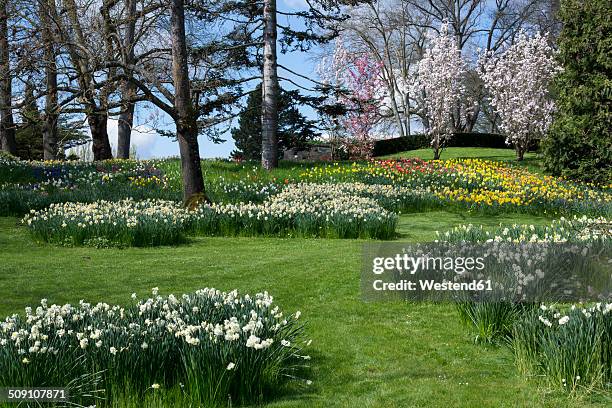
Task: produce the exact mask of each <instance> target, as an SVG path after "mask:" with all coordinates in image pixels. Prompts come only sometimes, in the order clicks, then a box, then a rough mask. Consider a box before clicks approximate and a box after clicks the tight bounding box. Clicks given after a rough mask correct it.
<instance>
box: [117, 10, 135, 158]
mask: <svg viewBox="0 0 612 408" xmlns="http://www.w3.org/2000/svg"><path fill="white" fill-rule="evenodd" d="M126 3H127V4H126V7H127V9H128V23H127V26H126V30H125V38H124V45H123V47H124V52H125V60H126V61H125V65H126V66H131V65H132V64H133V63H134V58H135V57H134V39H135V36H136V20H137V16H136V0H127V2H126ZM126 74H127V75H130V73H129V72H127V73H126ZM135 95H136V87H135V86H134V84H133V82H131V81H129V80H123V81H122V84H121V99H122V104H121V114H120V115H119V124H118V130H117V132H118V134H117V158H119V159H129V158H130V143H131V138H132V126H133V125H134V108H135V104H134V102H133V99H134V97H135Z"/></svg>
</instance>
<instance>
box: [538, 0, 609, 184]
mask: <svg viewBox="0 0 612 408" xmlns="http://www.w3.org/2000/svg"><path fill="white" fill-rule="evenodd" d="M611 15H612V2H610V1H609V0H592V1H582V0H567V1H564V2H562V3H561V11H560V13H559V17H560V19H561V21H562V23H563V29H562V31H561V35H560V37H559V40H558V44H559V58H560V60H561V64H562V65H563V67H564V69H565V70H564V72H563V73H562V74H560V75H559V77H558V79H557V81H556V88H557V89H556V91H557V93H558V97H557V105H558V113H557V115H556V118H555V121H554V123H553V125H552V127H551V130H550V132H549V135H548V137H547V138H546V139H545V141H544V143H543V147H544V152H545V165H546V168H547V169H548V170H550V171H551V172H553V173H554V174H557V175H563V176H567V177H571V178H576V179H582V180H588V181H595V182H599V183H602V184H606V183H610V182H611V181H612V77H611V76H610V73H611V72H612V19H611V18H610V16H611Z"/></svg>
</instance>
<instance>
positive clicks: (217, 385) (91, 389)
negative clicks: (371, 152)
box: [0, 288, 310, 406]
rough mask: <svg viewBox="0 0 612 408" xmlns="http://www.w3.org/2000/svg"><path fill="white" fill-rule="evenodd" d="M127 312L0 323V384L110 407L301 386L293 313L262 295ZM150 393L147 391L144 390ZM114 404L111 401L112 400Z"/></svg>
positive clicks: (60, 310) (254, 398) (206, 292)
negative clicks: (167, 396) (127, 396)
mask: <svg viewBox="0 0 612 408" xmlns="http://www.w3.org/2000/svg"><path fill="white" fill-rule="evenodd" d="M132 299H133V300H132V304H131V305H129V306H120V305H109V304H106V303H97V304H90V303H86V302H84V301H80V302H79V304H78V305H75V306H73V305H70V304H66V305H63V306H60V305H55V304H53V305H49V304H48V302H47V300H46V299H43V300H42V301H41V304H40V306H38V307H36V308H35V309H32V308H26V311H25V315H18V314H15V315H12V316H9V317H7V318H6V319H5V320H4V321H3V322H2V323H0V385H2V386H9V385H10V386H11V387H31V386H37V387H43V386H57V385H60V384H61V385H62V386H65V387H67V388H68V390H67V391H68V395H70V401H71V403H72V404H76V403H80V404H82V405H89V404H92V403H96V404H98V405H97V406H114V405H113V399H114V398H116V397H117V396H118V395H121V393H122V392H124V391H125V390H126V389H129V390H130V392H133V393H136V394H137V395H140V396H142V395H144V394H146V393H147V392H153V391H155V392H164V391H165V390H172V389H179V390H180V393H181V396H182V398H183V399H184V402H185V403H186V405H189V404H191V406H216V405H217V404H219V403H224V402H226V401H227V400H228V398H231V400H232V401H233V402H234V403H238V404H243V403H257V402H260V400H261V399H262V398H263V396H267V395H269V394H270V392H273V391H278V390H279V388H280V387H282V386H283V385H284V384H286V383H288V382H290V381H292V380H293V381H296V380H297V381H302V382H307V383H310V381H309V380H308V381H307V380H305V379H300V377H301V376H302V375H303V373H304V370H303V368H304V367H305V366H306V365H307V363H308V360H309V359H310V357H309V356H308V355H306V354H304V352H303V349H304V348H305V347H306V346H307V345H309V344H310V342H307V341H305V339H303V337H302V336H303V326H302V324H301V323H300V321H299V320H298V319H299V317H300V312H296V313H294V314H290V315H285V314H283V312H282V311H281V310H280V309H279V308H278V307H277V306H275V305H274V304H273V298H272V297H271V296H270V295H268V293H265V292H264V293H258V294H256V295H255V296H253V297H251V296H249V295H244V296H240V295H239V294H238V292H237V291H232V292H227V293H226V292H221V291H219V290H215V289H209V288H206V289H202V290H198V291H196V292H195V293H191V294H184V295H182V296H179V297H176V296H174V295H168V296H161V295H159V294H158V289H157V288H154V289H153V296H152V297H150V298H147V299H142V300H138V299H137V295H136V294H133V295H132ZM152 390H153V391H152ZM115 402H116V401H115Z"/></svg>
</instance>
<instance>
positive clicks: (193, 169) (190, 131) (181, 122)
mask: <svg viewBox="0 0 612 408" xmlns="http://www.w3.org/2000/svg"><path fill="white" fill-rule="evenodd" d="M170 24H171V30H172V77H173V81H174V108H175V110H176V118H175V120H176V136H177V138H178V143H179V149H180V154H181V168H182V174H183V199H184V201H185V203H190V202H192V201H193V200H196V201H202V200H206V196H205V195H204V178H203V177H202V166H201V163H200V149H199V146H198V125H197V115H196V112H195V110H194V107H193V103H192V101H191V85H190V82H189V69H188V65H187V64H188V60H187V42H186V39H185V6H184V1H183V0H172V3H171V23H170Z"/></svg>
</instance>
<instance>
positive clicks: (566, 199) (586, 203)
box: [300, 159, 612, 216]
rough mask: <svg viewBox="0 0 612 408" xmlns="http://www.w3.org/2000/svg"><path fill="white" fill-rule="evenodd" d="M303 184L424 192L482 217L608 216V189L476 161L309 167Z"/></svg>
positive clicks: (611, 196) (611, 195) (611, 194)
mask: <svg viewBox="0 0 612 408" xmlns="http://www.w3.org/2000/svg"><path fill="white" fill-rule="evenodd" d="M300 179H301V180H303V181H306V182H317V183H323V182H328V183H329V182H332V183H337V182H363V183H367V184H393V185H395V186H406V187H413V188H421V189H428V190H429V191H430V192H431V193H432V194H434V196H435V197H436V199H437V201H438V205H439V206H446V207H448V206H451V207H452V206H456V207H460V208H466V209H469V210H474V211H482V212H494V213H498V212H525V213H531V214H582V215H584V214H591V215H604V216H609V215H610V214H612V185H600V186H597V185H593V184H582V183H574V182H571V181H567V180H563V179H561V178H557V177H551V176H545V175H540V174H535V173H531V172H529V171H528V170H526V169H523V168H520V167H514V166H511V165H507V164H504V163H501V162H495V161H488V160H480V159H453V160H446V161H427V162H426V161H423V160H420V159H403V160H382V161H371V162H368V163H359V164H358V163H354V164H353V165H351V166H341V165H338V164H332V165H326V166H318V167H313V168H312V169H309V170H307V171H304V172H302V173H301V175H300Z"/></svg>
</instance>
